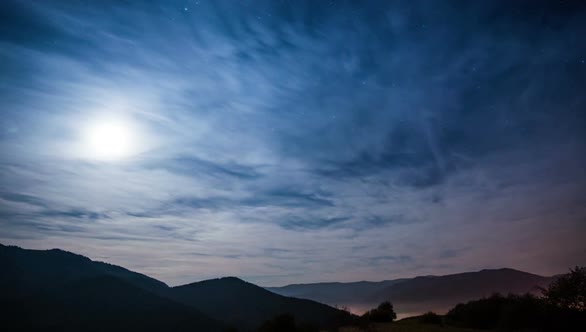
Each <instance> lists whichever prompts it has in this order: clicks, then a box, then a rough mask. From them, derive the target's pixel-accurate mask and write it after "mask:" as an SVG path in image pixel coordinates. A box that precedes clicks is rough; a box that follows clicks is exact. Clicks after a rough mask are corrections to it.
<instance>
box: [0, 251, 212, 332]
mask: <svg viewBox="0 0 586 332" xmlns="http://www.w3.org/2000/svg"><path fill="white" fill-rule="evenodd" d="M0 270H1V271H2V272H1V273H0V311H1V312H2V313H3V317H4V318H3V319H2V320H1V321H0V329H2V330H3V331H96V332H97V331H193V330H194V327H197V328H198V329H197V330H200V331H210V332H213V331H222V330H223V329H224V325H223V324H221V323H219V322H218V321H215V320H213V319H211V318H209V317H207V316H206V315H204V314H202V313H200V312H198V311H197V310H195V309H193V308H192V307H189V306H186V305H184V304H181V303H178V302H176V301H173V300H171V299H169V298H166V297H164V296H161V295H159V294H162V293H164V291H165V289H168V287H167V285H165V284H164V283H162V282H160V281H158V280H155V279H152V278H149V277H147V276H145V275H142V274H139V273H135V272H132V271H129V270H126V269H124V268H121V267H118V266H114V265H110V264H106V263H100V262H94V261H91V260H90V259H88V258H86V257H84V256H80V255H76V254H73V253H70V252H66V251H62V250H55V249H53V250H25V249H21V248H18V247H12V246H3V245H0Z"/></svg>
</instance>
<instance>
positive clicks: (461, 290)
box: [267, 268, 555, 316]
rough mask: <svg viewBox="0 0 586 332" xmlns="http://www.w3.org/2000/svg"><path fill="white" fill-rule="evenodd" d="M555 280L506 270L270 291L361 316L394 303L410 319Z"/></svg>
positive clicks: (316, 285) (282, 288)
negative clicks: (344, 307)
mask: <svg viewBox="0 0 586 332" xmlns="http://www.w3.org/2000/svg"><path fill="white" fill-rule="evenodd" d="M554 278H555V277H543V276H539V275H536V274H531V273H527V272H522V271H518V270H514V269H509V268H503V269H494V270H482V271H478V272H465V273H458V274H451V275H445V276H422V277H415V278H411V279H409V278H403V279H396V280H385V281H380V282H365V281H364V282H351V283H313V284H294V285H287V286H283V287H267V289H268V290H270V291H272V292H275V293H277V294H281V295H286V296H296V297H302V298H308V299H312V300H315V301H318V302H322V303H325V304H329V305H337V306H346V307H348V308H350V309H351V310H353V311H354V312H358V313H359V312H362V311H364V310H366V309H368V308H372V307H374V306H376V305H377V304H378V303H380V302H382V301H386V300H390V301H392V302H393V304H394V305H395V310H396V311H397V312H398V313H399V315H400V316H401V315H402V316H407V315H410V314H419V313H423V312H426V311H430V310H431V311H435V312H439V313H441V312H445V311H447V310H448V309H450V308H451V307H453V306H454V305H456V304H458V303H459V302H465V301H468V300H473V299H478V298H481V297H484V296H489V295H491V294H493V293H496V292H499V293H503V294H508V293H513V294H524V293H527V292H535V291H536V287H545V286H547V285H548V284H549V283H550V282H551V281H552V280H553V279H554Z"/></svg>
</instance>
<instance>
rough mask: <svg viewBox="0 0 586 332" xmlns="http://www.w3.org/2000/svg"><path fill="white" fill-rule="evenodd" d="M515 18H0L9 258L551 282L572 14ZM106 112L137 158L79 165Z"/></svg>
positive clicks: (576, 164)
mask: <svg viewBox="0 0 586 332" xmlns="http://www.w3.org/2000/svg"><path fill="white" fill-rule="evenodd" d="M527 6H529V5H528V4H527V3H525V2H523V1H519V2H504V1H503V2H491V3H468V4H460V5H459V7H457V8H456V7H451V6H449V5H448V4H446V3H443V4H442V3H434V4H429V3H428V2H425V3H424V2H418V1H414V2H411V3H369V4H362V5H361V6H358V5H357V4H349V3H337V2H332V3H331V4H329V3H325V2H324V3H314V2H299V1H295V2H292V1H282V2H279V1H276V2H275V1H271V2H262V1H258V2H251V3H248V2H246V3H234V2H223V1H220V2H216V1H214V2H206V1H199V2H197V3H196V2H189V1H188V2H176V1H169V2H160V3H155V4H153V3H148V4H147V3H143V2H140V1H139V2H136V3H133V4H120V3H117V2H109V1H106V2H103V3H101V4H100V5H98V4H91V3H90V4H81V3H79V4H72V3H71V2H61V1H52V2H50V3H49V2H42V3H22V2H12V1H9V2H5V3H3V4H2V7H3V10H2V12H3V13H5V14H4V15H5V16H6V17H3V20H2V23H1V25H2V30H1V36H2V39H1V43H2V47H1V48H0V49H1V50H0V59H1V61H2V63H3V65H2V66H1V67H0V71H1V72H2V75H1V78H0V82H1V84H2V87H3V89H1V91H0V105H1V108H2V115H3V116H2V119H0V130H1V132H0V169H1V172H0V184H1V187H2V189H1V190H0V216H2V218H1V219H0V226H1V227H0V241H2V242H3V243H8V244H17V245H22V246H25V247H34V248H49V247H60V248H64V249H68V250H72V251H75V252H79V253H82V254H85V255H88V256H89V257H92V258H95V259H101V260H107V261H109V262H112V263H116V264H120V265H123V266H126V267H128V268H131V269H136V270H139V271H141V272H144V273H147V274H150V275H152V276H154V277H158V278H161V279H162V280H164V281H166V282H169V283H171V284H179V283H184V282H191V281H194V280H199V279H204V278H209V277H217V276H222V275H237V276H241V277H244V278H246V279H248V280H250V281H253V282H258V283H262V284H264V285H279V284H284V283H289V282H304V281H318V280H342V281H343V280H358V279H361V280H362V279H369V280H377V279H390V278H393V277H403V276H412V275H415V274H441V273H450V272H458V271H463V270H471V269H479V268H486V267H502V266H510V267H515V268H520V269H525V270H529V271H531V272H537V273H544V274H554V273H559V272H562V271H564V270H565V269H566V268H567V267H569V266H571V265H575V264H578V263H580V262H583V260H584V258H586V257H585V256H584V252H585V248H584V245H583V243H582V241H581V239H580V236H579V234H583V233H584V231H585V229H584V223H583V221H584V218H585V217H586V210H585V209H584V208H583V206H586V205H585V204H584V201H583V197H585V195H584V189H583V188H585V187H586V186H585V184H586V175H585V174H584V171H583V167H582V165H584V162H585V160H584V157H583V156H582V154H580V153H579V151H582V150H584V148H585V146H584V145H585V143H584V142H585V141H586V140H585V135H584V133H585V132H586V131H585V130H584V129H586V125H585V118H584V113H583V111H582V110H583V109H584V103H585V97H584V95H583V93H581V91H583V87H584V83H585V82H584V77H586V75H584V74H585V70H586V66H585V65H584V63H583V62H584V57H585V56H586V49H584V47H583V46H581V45H582V44H583V43H580V42H578V40H576V38H578V37H577V36H581V35H583V33H584V32H586V31H585V30H586V27H585V26H584V24H583V23H582V22H583V21H584V20H583V18H584V10H583V8H581V7H576V8H574V7H571V6H572V5H571V4H568V5H567V6H569V7H564V5H554V4H550V3H547V2H543V3H542V2H538V3H534V2H532V5H531V6H529V7H530V8H529V7H527ZM464 13H465V14H464ZM112 116H115V117H122V118H124V119H126V120H125V121H128V122H131V123H132V125H133V128H134V129H136V132H137V135H138V139H137V142H138V143H139V146H138V147H137V149H136V151H135V152H134V153H133V154H132V155H131V156H128V158H125V159H124V160H118V161H101V160H94V159H92V158H88V156H91V153H92V152H91V151H90V150H88V148H87V146H84V144H83V143H80V142H82V141H83V140H82V138H83V135H84V132H83V131H84V130H85V129H84V128H86V127H87V125H88V124H91V123H92V122H94V121H97V120H95V119H100V118H103V117H112ZM161 243H164V245H160V244H161ZM505 253H507V254H506V255H505ZM511 253H515V254H511ZM348 266H353V267H355V268H352V269H348Z"/></svg>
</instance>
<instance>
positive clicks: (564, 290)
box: [543, 266, 586, 311]
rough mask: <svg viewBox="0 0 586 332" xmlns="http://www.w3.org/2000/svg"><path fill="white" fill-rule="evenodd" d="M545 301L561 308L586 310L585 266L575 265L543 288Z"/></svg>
mask: <svg viewBox="0 0 586 332" xmlns="http://www.w3.org/2000/svg"><path fill="white" fill-rule="evenodd" d="M543 296H544V298H545V301H546V302H547V303H549V304H551V305H554V306H557V307H559V308H562V309H569V310H576V311H586V267H584V266H583V267H579V266H577V267H575V268H574V269H570V272H569V273H567V274H564V275H562V276H560V277H559V278H557V279H556V280H555V281H553V282H552V283H551V284H550V285H549V287H548V288H547V289H544V290H543Z"/></svg>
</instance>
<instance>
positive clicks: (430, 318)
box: [419, 311, 443, 325]
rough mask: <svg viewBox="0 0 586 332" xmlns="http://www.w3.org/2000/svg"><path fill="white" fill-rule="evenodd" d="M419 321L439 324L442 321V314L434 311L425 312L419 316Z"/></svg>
mask: <svg viewBox="0 0 586 332" xmlns="http://www.w3.org/2000/svg"><path fill="white" fill-rule="evenodd" d="M419 322H420V323H422V324H434V325H441V324H442V323H443V319H442V316H440V315H438V314H436V313H435V312H431V311H430V312H427V313H425V314H423V315H421V316H420V317H419Z"/></svg>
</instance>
